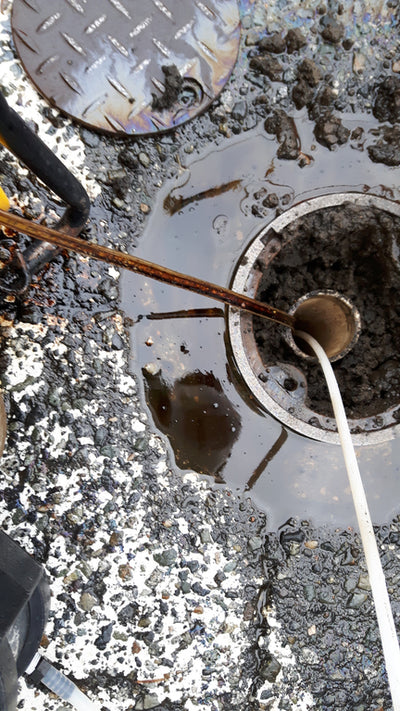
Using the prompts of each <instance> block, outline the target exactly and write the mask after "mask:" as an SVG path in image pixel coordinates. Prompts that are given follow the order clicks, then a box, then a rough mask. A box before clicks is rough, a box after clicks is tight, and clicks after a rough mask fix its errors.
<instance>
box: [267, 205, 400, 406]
mask: <svg viewBox="0 0 400 711" xmlns="http://www.w3.org/2000/svg"><path fill="white" fill-rule="evenodd" d="M399 230H400V220H399V218H398V217H395V216H393V215H391V214H389V213H387V212H384V211H381V210H378V209H376V208H373V207H370V208H364V207H360V206H357V205H352V204H350V203H349V204H345V205H343V206H342V207H340V208H338V207H332V208H326V209H323V210H318V211H315V212H313V213H311V214H308V215H306V216H304V217H301V218H299V219H298V220H296V221H294V222H293V223H291V224H290V225H289V226H288V227H287V228H286V229H284V230H283V231H282V232H281V233H280V234H279V235H275V233H274V236H278V238H279V239H280V240H281V243H282V249H281V250H280V251H279V252H278V254H277V256H276V257H275V258H274V259H273V260H272V262H271V263H270V265H269V266H268V269H266V268H265V265H260V268H261V269H263V270H264V273H263V276H262V278H261V281H260V285H259V289H258V293H257V298H260V299H262V300H264V301H266V302H268V303H273V304H274V305H276V306H277V307H278V308H280V309H283V310H289V309H290V308H291V306H292V305H293V304H294V303H295V302H296V301H297V300H298V299H299V298H300V297H301V296H303V295H304V294H307V293H308V292H311V291H314V290H319V289H322V290H326V289H333V290H337V291H339V292H340V293H341V294H343V295H344V296H346V297H347V298H348V299H350V300H351V301H352V302H353V303H354V305H355V306H356V307H357V308H358V309H359V312H360V315H361V334H360V337H359V340H358V343H357V344H356V346H355V347H354V348H353V350H352V351H351V352H350V353H349V354H348V355H347V356H346V357H345V358H343V360H342V361H338V362H337V363H335V365H334V370H335V373H336V377H337V379H338V382H339V387H340V389H341V391H342V395H343V400H344V404H345V407H346V410H347V413H348V415H349V416H350V417H354V418H359V417H369V416H374V415H376V414H377V413H378V412H382V410H383V409H388V408H390V407H393V406H394V405H395V404H396V403H397V402H399V399H400V376H399V346H400V335H399V323H400V321H399V319H400V309H399V305H398V298H397V295H398V290H399V287H400V274H399V266H398V254H399V234H400V232H399ZM271 232H272V231H271ZM270 236H271V233H268V235H267V239H268V237H270ZM254 330H255V337H256V342H257V346H258V348H259V350H260V354H261V356H262V359H263V362H264V363H265V365H266V366H267V365H269V364H271V363H277V362H285V363H291V364H293V365H295V366H297V367H301V369H302V370H303V372H304V374H305V376H306V378H307V383H308V404H309V406H310V407H311V408H312V409H314V410H316V411H318V412H320V413H321V414H324V415H326V416H330V415H331V414H332V411H331V406H330V402H329V397H328V393H327V389H326V386H325V383H324V379H323V378H322V376H321V372H320V368H319V366H316V365H315V364H310V363H308V362H306V361H302V362H301V363H299V359H298V357H297V356H296V355H295V354H294V352H293V351H292V350H291V348H290V346H289V345H288V344H287V343H286V341H285V339H284V337H283V334H282V331H281V330H280V329H277V328H276V327H275V325H273V324H269V323H266V322H265V321H263V320H262V319H259V318H254Z"/></svg>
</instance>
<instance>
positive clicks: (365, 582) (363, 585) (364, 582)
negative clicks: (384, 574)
mask: <svg viewBox="0 0 400 711" xmlns="http://www.w3.org/2000/svg"><path fill="white" fill-rule="evenodd" d="M357 587H358V588H360V590H371V583H370V582H369V577H368V575H360V577H359V579H358V585H357Z"/></svg>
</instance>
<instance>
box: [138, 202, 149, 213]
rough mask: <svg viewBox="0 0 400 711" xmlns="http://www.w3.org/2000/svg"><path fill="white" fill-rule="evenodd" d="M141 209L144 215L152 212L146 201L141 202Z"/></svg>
mask: <svg viewBox="0 0 400 711" xmlns="http://www.w3.org/2000/svg"><path fill="white" fill-rule="evenodd" d="M140 209H141V211H142V212H143V214H144V215H147V214H148V213H149V212H150V206H149V205H147V204H146V203H145V202H141V203H140Z"/></svg>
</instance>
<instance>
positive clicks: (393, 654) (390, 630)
mask: <svg viewBox="0 0 400 711" xmlns="http://www.w3.org/2000/svg"><path fill="white" fill-rule="evenodd" d="M296 335H297V336H299V337H300V338H302V339H303V340H304V341H306V342H307V343H308V344H309V345H310V346H311V348H312V349H313V351H314V352H315V354H316V356H317V357H318V360H319V362H320V363H321V367H322V369H323V372H324V376H325V379H326V382H327V385H328V389H329V394H330V397H331V400H332V406H333V411H334V414H335V418H336V423H337V428H338V432H339V437H340V443H341V445H342V449H343V455H344V460H345V465H346V469H347V474H348V478H349V482H350V488H351V493H352V496H353V502H354V508H355V510H356V514H357V521H358V525H359V529H360V534H361V540H362V544H363V548H364V553H365V559H366V563H367V569H368V575H369V581H370V584H371V589H372V596H373V599H374V603H375V610H376V616H377V618H378V625H379V631H380V635H381V639H382V648H383V655H384V658H385V664H386V671H387V675H388V680H389V687H390V692H391V695H392V702H393V711H400V649H399V642H398V639H397V633H396V628H395V625H394V620H393V614H392V609H391V606H390V600H389V595H388V591H387V587H386V580H385V576H384V573H383V570H382V565H381V560H380V557H379V551H378V546H377V543H376V538H375V533H374V529H373V527H372V521H371V516H370V513H369V508H368V502H367V498H366V495H365V491H364V486H363V483H362V479H361V475H360V470H359V468H358V463H357V459H356V454H355V451H354V446H353V442H352V440H351V434H350V429H349V426H348V422H347V418H346V413H345V410H344V407H343V401H342V397H341V394H340V391H339V387H338V384H337V381H336V378H335V375H334V372H333V370H332V366H331V364H330V362H329V359H328V357H327V355H326V353H325V351H324V349H323V348H322V347H321V346H320V345H319V343H318V342H317V341H316V340H315V338H313V337H312V336H310V335H309V334H308V333H304V332H303V331H296Z"/></svg>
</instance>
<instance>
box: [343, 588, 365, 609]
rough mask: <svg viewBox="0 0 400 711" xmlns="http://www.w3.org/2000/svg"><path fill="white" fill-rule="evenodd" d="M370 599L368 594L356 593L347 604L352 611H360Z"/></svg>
mask: <svg viewBox="0 0 400 711" xmlns="http://www.w3.org/2000/svg"><path fill="white" fill-rule="evenodd" d="M367 599H368V595H367V593H361V592H355V593H354V594H353V595H352V596H351V598H350V599H349V600H348V602H347V607H349V608H350V609H351V610H358V609H359V608H360V607H361V606H362V605H363V604H364V602H365V601H366V600H367Z"/></svg>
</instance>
